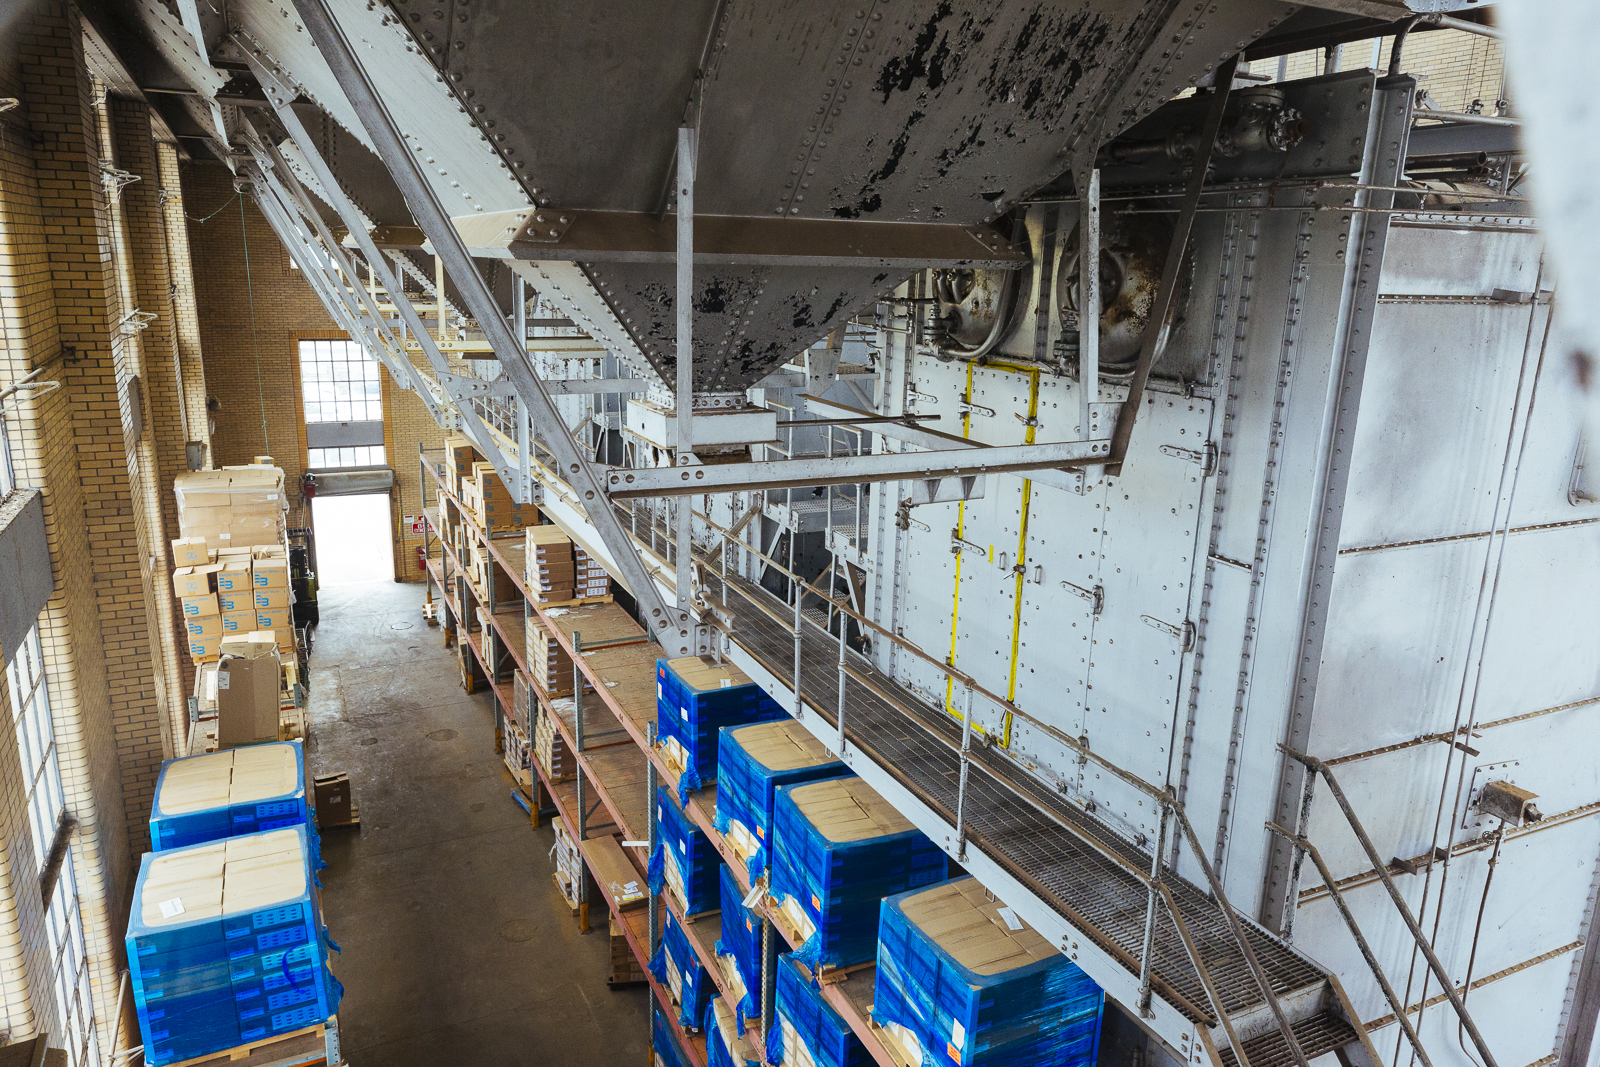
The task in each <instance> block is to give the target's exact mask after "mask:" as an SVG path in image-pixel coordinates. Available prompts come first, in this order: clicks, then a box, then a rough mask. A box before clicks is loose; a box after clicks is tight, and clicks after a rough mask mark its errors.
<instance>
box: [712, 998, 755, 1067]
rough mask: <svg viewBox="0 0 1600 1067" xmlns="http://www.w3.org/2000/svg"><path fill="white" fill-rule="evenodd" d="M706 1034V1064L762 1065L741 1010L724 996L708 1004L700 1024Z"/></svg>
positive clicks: (719, 1066) (720, 1066)
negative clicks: (745, 1032)
mask: <svg viewBox="0 0 1600 1067" xmlns="http://www.w3.org/2000/svg"><path fill="white" fill-rule="evenodd" d="M700 1029H701V1030H703V1031H704V1032H705V1035H706V1067H760V1063H761V1060H760V1059H759V1057H758V1056H757V1054H756V1050H755V1046H754V1045H752V1044H751V1043H750V1040H749V1039H747V1038H746V1037H745V1036H744V1023H743V1021H742V1020H740V1018H739V1015H738V1009H737V1008H734V1007H732V1006H730V1005H728V1003H727V1002H726V1001H724V1000H723V999H722V998H721V997H712V998H711V1003H709V1004H707V1005H706V1015H705V1019H704V1021H703V1023H702V1025H701V1027H700Z"/></svg>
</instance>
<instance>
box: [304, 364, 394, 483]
mask: <svg viewBox="0 0 1600 1067" xmlns="http://www.w3.org/2000/svg"><path fill="white" fill-rule="evenodd" d="M378 368H379V364H378V361H377V360H375V359H373V358H372V357H371V356H369V355H368V354H367V352H366V350H365V349H364V348H362V346H361V345H360V344H359V343H357V342H355V341H345V340H306V341H301V342H300V386H301V391H302V393H303V403H304V405H305V417H306V466H307V467H309V468H310V469H312V470H328V469H331V468H338V467H379V466H382V465H383V464H384V463H386V462H387V457H386V455H385V453H384V448H383V380H382V378H381V376H380V375H379V372H378Z"/></svg>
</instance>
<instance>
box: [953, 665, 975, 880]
mask: <svg viewBox="0 0 1600 1067" xmlns="http://www.w3.org/2000/svg"><path fill="white" fill-rule="evenodd" d="M971 766H972V683H971V682H970V681H969V682H967V699H966V711H965V712H963V713H962V716H961V779H960V782H959V784H958V785H957V786H956V862H957V863H965V862H967V774H968V771H969V770H970V768H971Z"/></svg>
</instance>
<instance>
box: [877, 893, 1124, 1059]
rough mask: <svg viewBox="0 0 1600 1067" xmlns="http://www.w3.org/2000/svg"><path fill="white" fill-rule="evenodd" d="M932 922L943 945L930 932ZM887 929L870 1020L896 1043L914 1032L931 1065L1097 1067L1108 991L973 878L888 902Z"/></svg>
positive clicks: (883, 931) (884, 912)
mask: <svg viewBox="0 0 1600 1067" xmlns="http://www.w3.org/2000/svg"><path fill="white" fill-rule="evenodd" d="M919 920H920V921H921V923H922V925H919ZM934 921H936V922H937V924H938V933H937V940H936V937H935V935H934V934H931V933H929V931H928V929H926V928H925V926H931V925H932V924H933V922H934ZM879 933H880V938H881V939H880V941H879V945H878V972H877V985H876V987H875V989H874V996H873V1005H872V1017H873V1019H874V1021H876V1022H877V1023H878V1025H879V1026H882V1027H884V1028H885V1030H886V1031H888V1033H889V1036H890V1037H891V1038H900V1039H902V1040H903V1037H902V1036H901V1035H907V1036H909V1038H910V1039H911V1040H912V1041H914V1042H915V1043H916V1045H917V1046H918V1047H920V1049H921V1051H922V1061H923V1062H924V1063H927V1062H935V1061H936V1062H938V1063H951V1064H960V1065H961V1067H978V1065H982V1067H1091V1065H1093V1064H1094V1063H1095V1060H1096V1058H1097V1056H1098V1053H1099V1039H1100V1014H1101V1010H1102V1005H1103V1002H1104V999H1105V998H1104V996H1103V995H1102V993H1101V991H1100V987H1099V986H1097V985H1096V984H1095V983H1094V981H1093V980H1092V979H1090V978H1089V976H1088V975H1086V974H1084V973H1083V971H1081V970H1079V969H1078V966H1077V964H1075V963H1073V962H1072V961H1071V960H1069V959H1067V958H1066V957H1065V956H1063V955H1061V954H1060V953H1059V952H1057V951H1056V949H1055V947H1054V946H1053V945H1051V944H1050V943H1049V942H1048V941H1046V940H1045V939H1044V938H1043V937H1042V936H1040V935H1039V934H1038V933H1037V932H1035V931H1034V930H1032V929H1031V928H1029V927H1027V926H1026V925H1024V924H1022V922H1021V920H1019V919H1017V918H1016V916H1015V915H1014V914H1012V913H1010V911H1009V909H1006V908H1005V907H1004V905H1003V904H1001V903H1000V902H999V901H997V900H993V899H992V898H991V897H990V895H989V894H988V893H987V892H985V891H984V889H983V887H982V886H981V885H979V884H978V883H977V882H976V881H975V880H974V879H971V878H960V879H957V880H955V881H952V882H949V883H947V884H945V885H942V886H936V887H934V888H932V889H923V890H916V891H913V892H909V893H901V894H898V895H896V896H892V897H889V898H888V899H886V900H884V901H883V905H882V919H881V921H880V924H879ZM940 941H943V942H944V945H942V944H940ZM945 945H959V946H960V947H958V948H955V949H947V948H946V947H944V946H945ZM956 952H969V953H973V955H972V956H970V957H969V958H970V959H972V960H973V961H974V963H975V965H976V966H975V967H969V966H966V965H964V964H963V963H961V962H960V960H959V959H957V958H956V956H955V953H956ZM980 957H981V959H982V962H981V963H978V962H977V961H978V959H979V958H980Z"/></svg>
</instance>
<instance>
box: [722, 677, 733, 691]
mask: <svg viewBox="0 0 1600 1067" xmlns="http://www.w3.org/2000/svg"><path fill="white" fill-rule="evenodd" d="M721 681H722V686H721V688H723V689H732V688H733V679H731V678H723V679H722V680H721Z"/></svg>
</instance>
